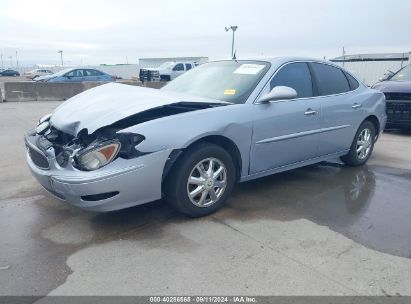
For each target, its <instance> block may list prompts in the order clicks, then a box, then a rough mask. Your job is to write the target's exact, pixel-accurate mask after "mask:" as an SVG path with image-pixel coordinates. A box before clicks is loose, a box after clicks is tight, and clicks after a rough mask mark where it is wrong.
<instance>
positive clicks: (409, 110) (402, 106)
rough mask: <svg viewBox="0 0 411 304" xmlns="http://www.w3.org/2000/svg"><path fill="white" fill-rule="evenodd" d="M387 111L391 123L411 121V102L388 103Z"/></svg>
mask: <svg viewBox="0 0 411 304" xmlns="http://www.w3.org/2000/svg"><path fill="white" fill-rule="evenodd" d="M386 111H387V118H388V121H389V122H400V121H411V102H389V101H387V103H386Z"/></svg>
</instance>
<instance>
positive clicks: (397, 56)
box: [330, 53, 411, 62]
mask: <svg viewBox="0 0 411 304" xmlns="http://www.w3.org/2000/svg"><path fill="white" fill-rule="evenodd" d="M410 54H411V53H380V54H357V55H345V56H340V57H336V58H333V59H330V61H333V62H353V61H407V60H409V57H410Z"/></svg>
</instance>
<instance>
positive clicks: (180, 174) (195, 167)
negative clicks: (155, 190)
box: [164, 144, 236, 217]
mask: <svg viewBox="0 0 411 304" xmlns="http://www.w3.org/2000/svg"><path fill="white" fill-rule="evenodd" d="M235 177H236V174H235V166H234V162H233V160H232V158H231V156H230V154H229V153H228V152H227V151H226V150H225V149H223V148H222V147H220V146H217V145H214V144H201V145H198V146H195V147H193V148H189V149H188V150H187V151H185V153H184V155H183V157H182V158H181V159H179V160H177V162H176V163H175V165H174V166H173V169H172V171H171V172H170V174H169V175H168V176H167V178H166V180H165V183H164V190H165V191H164V192H165V196H166V199H167V201H168V202H169V203H170V204H171V205H172V206H173V207H174V208H175V209H177V210H178V211H180V212H182V213H184V214H186V215H188V216H191V217H200V216H205V215H208V214H211V213H213V212H215V211H216V210H218V209H219V208H220V207H221V206H222V205H223V204H224V202H225V201H226V200H227V198H228V196H229V195H230V193H231V191H232V189H233V187H234V182H235Z"/></svg>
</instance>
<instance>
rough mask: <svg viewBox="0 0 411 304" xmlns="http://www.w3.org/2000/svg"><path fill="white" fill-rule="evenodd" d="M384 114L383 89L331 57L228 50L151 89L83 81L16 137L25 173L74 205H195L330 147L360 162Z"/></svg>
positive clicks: (200, 210)
mask: <svg viewBox="0 0 411 304" xmlns="http://www.w3.org/2000/svg"><path fill="white" fill-rule="evenodd" d="M385 123H386V114H385V99H384V95H383V94H382V93H381V92H378V91H376V90H372V89H369V88H367V87H366V86H365V85H363V84H362V83H361V82H359V81H358V80H357V79H356V78H355V77H354V76H353V75H351V74H350V73H348V72H347V71H345V70H343V69H341V68H340V67H338V66H335V65H333V64H332V63H330V62H325V61H320V60H314V59H304V58H274V59H271V60H228V61H216V62H210V63H208V64H204V65H201V66H199V67H197V68H195V69H193V70H191V71H189V72H187V73H186V74H184V75H182V76H181V77H179V78H177V79H176V80H174V81H172V82H170V83H169V84H167V85H166V86H165V87H164V88H162V89H161V90H155V89H149V88H142V87H134V86H128V85H122V84H115V83H111V84H106V85H102V86H99V87H96V88H93V89H91V90H88V91H85V92H83V93H81V94H79V95H77V96H75V97H73V98H71V99H69V100H68V101H66V102H65V103H63V104H62V105H61V106H59V107H58V108H57V109H56V110H55V111H54V113H52V114H50V115H47V116H45V117H43V118H41V119H40V120H39V123H38V125H37V127H36V128H34V129H33V130H31V131H29V132H28V133H27V135H26V136H25V142H26V146H27V161H28V165H29V167H30V169H31V172H32V173H33V175H34V176H35V177H36V179H37V180H38V181H39V182H40V184H41V185H42V186H43V187H44V188H45V189H46V190H47V191H48V192H50V193H51V194H53V195H54V196H56V197H58V198H60V199H62V200H64V201H66V202H68V203H70V204H73V205H75V206H77V207H80V208H83V209H88V210H95V211H110V210H116V209H122V208H127V207H131V206H135V205H139V204H143V203H147V202H150V201H154V200H157V199H160V198H165V199H166V200H167V201H168V202H169V203H170V204H171V205H172V206H173V207H175V208H176V209H177V210H179V211H181V212H183V213H185V214H187V215H189V216H203V215H207V214H210V213H212V212H214V211H215V210H217V209H218V208H220V207H221V206H222V205H223V204H224V202H225V201H226V200H227V198H228V196H229V195H230V192H231V191H232V189H233V187H234V185H235V184H236V183H238V182H245V181H248V180H251V179H255V178H260V177H263V176H266V175H269V174H274V173H277V172H281V171H285V170H290V169H294V168H297V167H301V166H306V165H310V164H313V163H317V162H321V161H324V160H329V159H334V158H336V157H340V158H341V159H342V160H343V162H344V163H346V164H347V165H350V166H359V165H362V164H364V163H365V162H367V160H368V159H369V157H370V155H371V153H372V150H373V147H374V143H375V141H376V140H377V139H378V136H379V134H380V133H381V132H382V130H383V129H384V125H385Z"/></svg>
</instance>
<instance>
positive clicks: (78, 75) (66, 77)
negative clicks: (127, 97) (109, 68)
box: [34, 68, 116, 82]
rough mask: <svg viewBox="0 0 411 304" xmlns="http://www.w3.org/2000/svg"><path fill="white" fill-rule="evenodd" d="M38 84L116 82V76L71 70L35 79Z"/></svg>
mask: <svg viewBox="0 0 411 304" xmlns="http://www.w3.org/2000/svg"><path fill="white" fill-rule="evenodd" d="M34 81H38V82H83V81H116V76H111V75H109V74H107V73H104V72H102V71H99V70H96V69H87V68H71V69H65V70H62V71H60V72H57V73H55V74H52V75H47V76H40V77H36V78H35V79H34Z"/></svg>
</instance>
